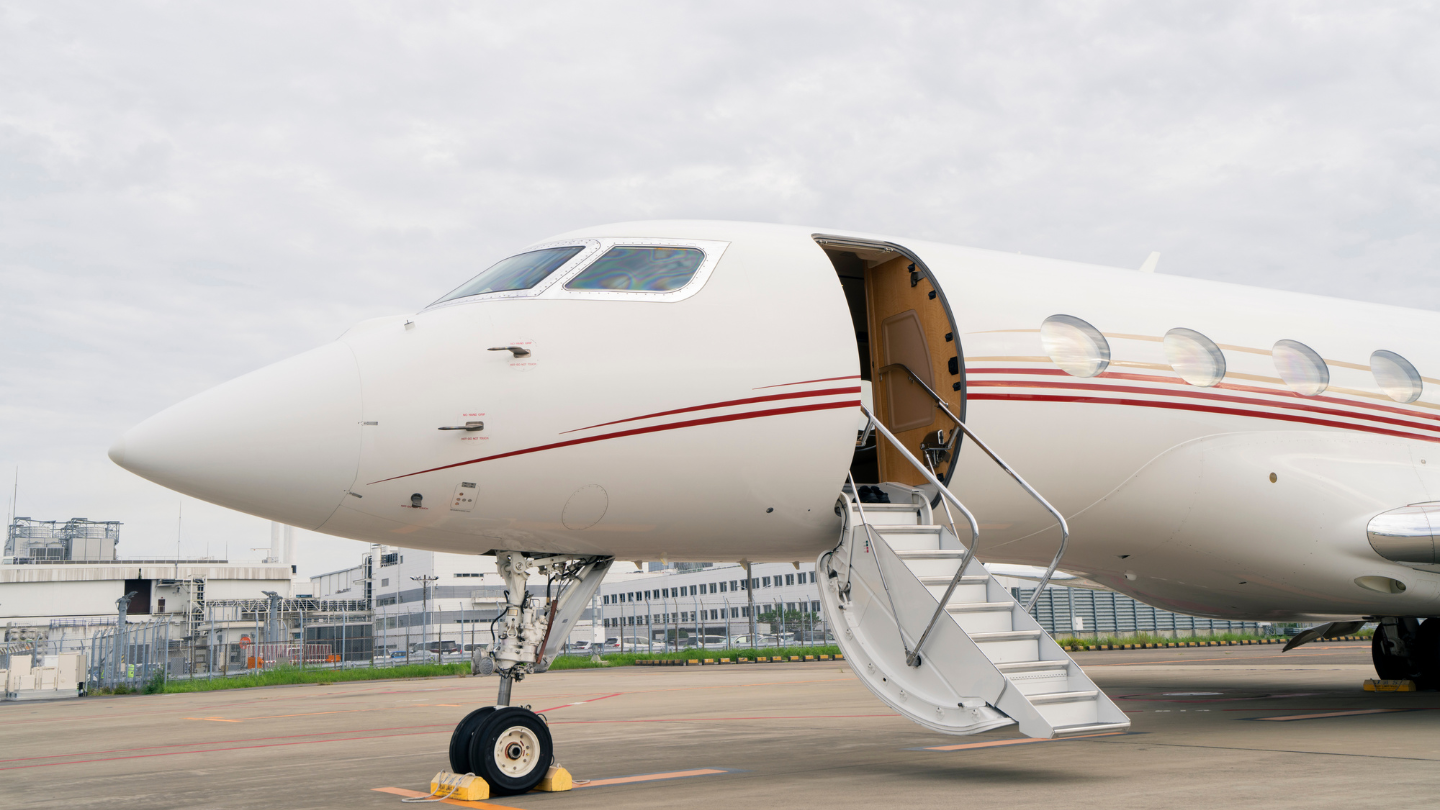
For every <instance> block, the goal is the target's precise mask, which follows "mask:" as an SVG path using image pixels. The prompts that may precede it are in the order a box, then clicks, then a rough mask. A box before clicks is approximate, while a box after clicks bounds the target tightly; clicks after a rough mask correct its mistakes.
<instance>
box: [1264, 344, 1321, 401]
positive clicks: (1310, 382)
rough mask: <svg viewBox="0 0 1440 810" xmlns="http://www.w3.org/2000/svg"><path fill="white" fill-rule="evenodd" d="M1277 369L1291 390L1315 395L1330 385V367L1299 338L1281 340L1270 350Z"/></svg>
mask: <svg viewBox="0 0 1440 810" xmlns="http://www.w3.org/2000/svg"><path fill="white" fill-rule="evenodd" d="M1270 355H1271V357H1273V358H1274V360H1275V371H1276V373H1278V374H1279V375H1280V379H1282V380H1284V381H1285V384H1286V385H1288V386H1290V390H1292V391H1294V392H1295V393H1297V394H1299V395H1301V396H1303V397H1313V396H1315V395H1316V394H1319V393H1321V392H1322V391H1324V390H1325V389H1326V388H1327V387H1329V385H1330V367H1329V366H1327V365H1325V361H1324V360H1322V359H1321V358H1320V355H1318V354H1316V353H1315V350H1314V349H1312V348H1310V347H1309V346H1306V345H1305V344H1304V343H1301V342H1300V341H1298V340H1281V341H1279V342H1277V343H1276V344H1275V347H1274V348H1272V349H1271V350H1270Z"/></svg>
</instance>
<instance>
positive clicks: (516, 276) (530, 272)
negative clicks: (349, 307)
mask: <svg viewBox="0 0 1440 810" xmlns="http://www.w3.org/2000/svg"><path fill="white" fill-rule="evenodd" d="M584 249H585V247H584V245H571V246H567V247H553V248H545V249H543V250H532V251H530V252H529V253H521V254H519V255H518V256H511V257H510V258H508V259H504V260H502V261H500V262H499V263H497V264H494V265H492V266H491V267H490V269H488V270H486V271H485V272H483V273H481V274H480V275H478V276H476V277H475V278H472V279H470V280H469V281H467V282H465V283H464V284H462V285H461V286H460V287H459V288H457V289H456V290H455V291H454V292H451V293H450V294H449V295H446V296H445V297H444V298H441V299H440V300H439V301H436V302H435V303H436V304H439V303H441V302H444V301H452V300H454V299H456V298H465V297H467V296H471V295H481V294H484V293H493V292H509V291H513V290H528V289H530V288H531V287H534V286H535V285H536V284H539V283H540V282H541V281H544V280H545V277H546V276H548V275H550V274H551V273H553V272H555V271H556V270H557V269H559V268H560V267H561V266H562V265H564V264H565V263H566V262H568V261H570V260H571V259H573V258H575V255H576V254H578V253H579V252H580V251H582V250H584ZM697 252H698V251H697Z"/></svg>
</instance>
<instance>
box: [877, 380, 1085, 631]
mask: <svg viewBox="0 0 1440 810" xmlns="http://www.w3.org/2000/svg"><path fill="white" fill-rule="evenodd" d="M892 369H900V370H901V371H904V372H905V373H906V374H908V375H910V379H911V380H913V381H914V382H915V383H916V384H917V385H919V386H920V387H921V388H924V389H925V392H926V393H928V394H929V395H930V396H931V397H932V398H934V400H935V404H936V405H937V406H939V408H940V410H942V411H944V412H945V415H946V416H948V417H950V419H951V421H953V422H954V423H955V426H956V427H958V428H960V430H961V431H962V432H963V433H964V434H965V435H966V436H969V437H970V440H971V441H973V442H975V444H976V445H977V446H978V447H979V448H980V449H981V450H983V451H984V452H985V455H987V456H989V457H990V459H991V460H992V461H994V462H995V463H996V464H997V465H999V467H1000V469H1002V470H1004V471H1005V472H1006V473H1007V474H1008V475H1009V476H1010V477H1011V478H1014V479H1015V482H1016V483H1017V484H1019V485H1020V486H1021V488H1023V489H1024V490H1025V491H1026V492H1028V493H1030V497H1032V498H1034V499H1035V500H1036V501H1039V503H1040V505H1041V506H1043V507H1045V509H1046V511H1048V512H1049V513H1050V514H1051V515H1054V516H1055V520H1056V522H1058V523H1059V524H1060V547H1059V548H1058V549H1056V550H1055V557H1054V559H1052V560H1051V561H1050V567H1049V568H1046V569H1045V576H1043V577H1041V578H1040V584H1039V586H1037V587H1036V589H1035V595H1034V596H1031V597H1030V601H1029V602H1027V603H1026V604H1025V612H1026V613H1029V612H1030V610H1031V609H1032V608H1034V607H1035V600H1036V599H1037V598H1038V597H1039V594H1040V593H1041V592H1042V591H1044V590H1045V586H1046V585H1048V584H1050V578H1051V577H1053V576H1054V575H1055V570H1056V569H1057V568H1059V567H1060V560H1061V558H1062V557H1064V556H1065V546H1066V544H1067V543H1069V542H1070V525H1069V524H1068V523H1066V522H1065V518H1064V516H1062V515H1061V514H1060V512H1059V511H1058V510H1057V509H1056V508H1055V507H1053V506H1051V505H1050V502H1049V501H1047V500H1045V497H1044V496H1043V495H1041V494H1040V493H1039V492H1037V491H1036V490H1035V488H1034V487H1032V486H1030V483H1029V482H1028V481H1026V480H1025V479H1024V478H1022V477H1020V473H1018V472H1016V471H1015V470H1014V468H1012V467H1011V466H1010V465H1009V464H1007V463H1005V460H1004V459H1002V458H1000V456H998V455H996V454H995V451H994V450H991V449H990V445H988V444H986V443H985V442H984V441H983V440H982V439H981V438H980V437H979V436H976V435H975V432H974V431H973V430H971V429H970V427H969V426H968V425H966V424H965V423H964V422H963V421H961V419H960V417H958V416H956V415H955V414H954V413H952V412H951V411H950V408H949V407H947V406H946V404H945V400H943V399H941V398H940V395H939V394H937V393H935V391H934V389H932V388H931V387H930V386H928V385H926V384H925V381H924V380H922V379H920V376H919V375H918V374H916V373H915V372H914V371H912V370H911V369H910V367H909V366H907V365H905V364H904V363H891V364H890V365H888V366H885V367H884V368H882V369H880V373H881V374H884V373H885V372H887V371H890V370H892ZM861 410H864V407H863V406H862V407H861ZM866 415H867V416H868V415H869V411H866ZM870 418H871V420H872V421H875V423H876V424H877V425H879V421H878V420H875V417H874V416H870ZM881 427H882V428H883V426H881ZM882 432H884V434H885V436H886V438H889V439H890V441H891V443H892V444H893V445H894V446H895V447H896V448H897V449H899V450H901V451H902V452H904V454H905V457H906V458H907V459H909V461H910V463H911V464H915V465H916V467H917V469H918V468H919V462H917V461H916V460H915V457H914V456H912V455H910V452H909V451H908V450H905V448H904V447H903V446H901V444H900V442H899V441H898V440H897V439H895V437H894V436H893V435H891V433H890V432H889V431H888V430H883V431H882ZM952 458H954V456H952ZM951 464H952V465H953V464H954V462H953V461H952V462H951ZM921 472H925V470H924V469H921ZM926 477H927V478H930V479H931V483H934V484H936V485H937V486H939V487H940V491H941V492H942V493H945V492H947V491H948V490H947V489H946V488H945V486H944V485H941V484H939V483H938V481H937V480H935V478H934V476H930V475H927V476H926ZM978 531H979V530H978V529H977V530H976V532H977V533H978ZM962 570H963V569H962ZM942 608H943V604H942Z"/></svg>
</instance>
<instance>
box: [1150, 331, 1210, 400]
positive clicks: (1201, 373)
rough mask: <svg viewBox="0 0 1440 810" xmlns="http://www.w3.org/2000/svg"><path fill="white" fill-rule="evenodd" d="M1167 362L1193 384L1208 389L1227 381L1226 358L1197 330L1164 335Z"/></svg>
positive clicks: (1182, 377) (1170, 332) (1186, 380)
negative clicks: (1223, 380) (1224, 380)
mask: <svg viewBox="0 0 1440 810" xmlns="http://www.w3.org/2000/svg"><path fill="white" fill-rule="evenodd" d="M1165 359H1166V360H1167V361H1169V363H1170V367H1171V368H1173V369H1175V373H1176V374H1179V375H1180V379H1182V380H1184V381H1185V382H1187V383H1190V384H1191V385H1198V386H1200V387H1201V388H1209V387H1210V386H1212V385H1215V384H1216V383H1218V382H1220V381H1221V380H1222V379H1224V378H1225V355H1224V354H1222V353H1221V352H1220V347H1219V346H1216V345H1215V342H1214V341H1212V340H1211V339H1210V338H1207V337H1205V336H1204V335H1202V334H1200V333H1199V332H1196V331H1195V330H1194V329H1171V330H1170V331H1169V332H1166V333H1165Z"/></svg>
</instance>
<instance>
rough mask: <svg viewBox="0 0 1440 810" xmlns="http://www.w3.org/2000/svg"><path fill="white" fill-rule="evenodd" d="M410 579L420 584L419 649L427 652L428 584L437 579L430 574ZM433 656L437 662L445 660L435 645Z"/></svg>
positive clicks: (428, 619) (428, 623) (428, 629)
mask: <svg viewBox="0 0 1440 810" xmlns="http://www.w3.org/2000/svg"><path fill="white" fill-rule="evenodd" d="M410 579H411V580H413V581H415V582H418V583H420V622H421V629H420V649H422V650H426V651H427V652H428V651H429V648H430V644H429V641H428V639H429V637H430V583H432V582H434V581H435V580H437V579H439V577H437V576H434V575H432V574H421V575H420V576H418V577H410ZM435 656H436V660H438V661H444V660H445V654H444V652H443V651H442V650H441V649H440V645H439V644H436V645H435ZM422 660H423V659H422Z"/></svg>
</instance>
